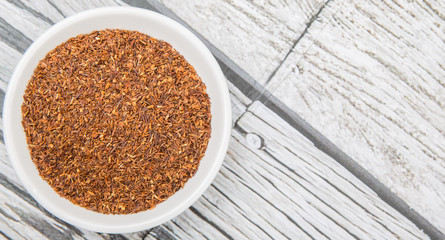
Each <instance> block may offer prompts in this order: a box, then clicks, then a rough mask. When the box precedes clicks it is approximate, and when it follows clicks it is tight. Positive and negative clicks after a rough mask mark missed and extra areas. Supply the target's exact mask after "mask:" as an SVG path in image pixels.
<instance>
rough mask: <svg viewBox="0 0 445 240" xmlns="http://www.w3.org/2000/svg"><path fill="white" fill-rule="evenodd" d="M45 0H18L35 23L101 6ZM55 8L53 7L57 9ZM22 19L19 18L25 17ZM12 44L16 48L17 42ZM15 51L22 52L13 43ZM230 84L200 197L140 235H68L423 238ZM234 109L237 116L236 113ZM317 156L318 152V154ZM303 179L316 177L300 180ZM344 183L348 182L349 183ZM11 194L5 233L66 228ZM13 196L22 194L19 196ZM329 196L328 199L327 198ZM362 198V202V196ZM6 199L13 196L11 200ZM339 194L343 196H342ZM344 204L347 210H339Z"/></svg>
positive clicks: (10, 177)
mask: <svg viewBox="0 0 445 240" xmlns="http://www.w3.org/2000/svg"><path fill="white" fill-rule="evenodd" d="M48 4H49V5H51V7H52V8H51V7H49V6H48V7H49V8H51V9H52V10H51V12H52V13H51V14H52V15H50V14H48V16H46V15H45V14H44V12H42V11H44V9H42V8H39V7H38V6H37V5H36V4H33V3H30V2H27V1H24V2H23V5H25V6H27V7H28V8H29V9H28V10H26V8H25V11H28V15H29V16H28V15H27V16H28V17H27V19H33V18H42V17H41V16H40V15H39V13H41V14H42V15H43V16H45V17H43V18H42V21H41V22H40V23H42V24H40V23H39V24H40V26H43V28H44V27H45V26H46V25H45V24H44V22H47V23H49V22H50V21H48V19H50V20H51V21H58V18H59V17H60V16H64V15H70V14H73V13H74V12H76V11H78V10H79V9H80V10H84V9H87V8H89V7H95V6H101V5H102V4H103V3H101V2H92V3H90V2H88V4H91V5H88V4H86V3H81V4H79V3H78V4H79V5H80V7H79V6H70V5H68V4H66V3H59V2H56V1H51V2H48ZM107 4H108V3H107ZM111 4H113V3H111ZM4 6H6V7H8V8H17V9H18V10H21V9H22V8H23V7H21V5H20V4H9V5H4ZM82 6H85V7H82ZM17 9H16V10H17ZM39 9H40V10H39ZM72 9H76V10H72ZM18 10H17V11H18ZM80 10H79V11H80ZM56 12H57V13H59V14H60V15H57V14H56ZM5 19H7V21H6V20H5V21H6V23H7V24H8V25H10V26H14V28H15V24H16V22H14V21H15V20H14V19H10V17H7V18H5ZM27 19H24V21H28V20H27ZM39 24H37V25H39ZM24 25H26V22H25V24H24ZM35 25H36V24H35ZM37 27H38V26H37ZM17 29H19V30H18V31H22V29H23V28H22V27H17V28H16V30H17ZM34 31H37V30H34ZM31 33H32V32H31ZM31 33H28V34H25V36H29V39H31V40H33V39H34V37H35V36H33V35H32V34H31ZM23 34H24V33H23ZM4 44H5V46H6V47H4V48H2V49H6V51H8V52H11V53H10V55H12V56H17V54H16V55H14V53H13V51H12V50H11V49H13V48H11V46H9V45H8V44H6V43H4ZM8 47H9V48H8ZM14 51H16V52H17V50H16V49H15V50H14ZM17 53H19V54H21V52H20V50H19V51H18V52H17ZM4 69H6V70H1V71H2V72H4V73H3V75H4V76H5V77H7V76H8V74H10V73H9V71H10V70H11V69H10V67H8V65H7V67H6V68H4ZM3 75H2V76H3ZM8 78H9V77H8ZM230 88H231V94H232V97H233V101H232V103H233V106H234V109H235V111H234V119H238V124H237V125H236V130H234V134H233V139H232V143H231V146H230V150H229V154H228V158H227V161H226V162H225V164H224V166H223V169H222V170H221V173H220V174H219V175H218V177H217V179H216V180H215V183H214V184H213V185H212V186H211V187H210V188H209V190H208V191H207V192H206V194H205V195H204V196H203V198H201V199H200V200H199V201H198V202H197V203H196V204H195V205H194V206H193V207H192V208H191V209H189V210H187V211H186V212H185V213H184V214H182V215H180V216H179V217H177V218H175V219H174V220H173V221H170V222H168V223H166V224H164V225H162V226H160V227H157V228H155V229H152V231H151V232H150V233H149V235H147V236H145V232H141V233H135V234H126V235H116V236H114V235H113V236H112V235H102V234H96V233H93V232H89V231H82V230H80V231H81V233H80V234H79V233H77V235H76V234H72V236H74V237H73V238H74V239H75V238H92V239H94V238H99V239H100V238H105V239H115V238H118V239H120V238H123V237H126V238H129V239H136V238H141V237H144V236H145V238H146V239H151V238H152V237H157V238H163V239H164V238H169V237H171V238H181V239H182V238H184V239H196V238H224V237H225V238H237V239H238V238H253V239H258V238H260V239H264V238H269V237H274V238H286V237H288V238H290V237H317V238H326V237H335V236H337V237H340V238H347V236H349V237H354V236H361V237H363V238H371V237H375V238H377V237H378V238H389V237H395V236H400V237H402V238H408V239H409V238H426V236H425V235H424V234H423V233H421V232H420V231H419V230H418V229H417V228H416V227H415V226H413V224H412V223H410V222H409V221H407V220H406V219H405V218H403V217H402V216H400V214H398V213H397V212H396V211H394V210H393V209H392V208H390V207H388V206H387V205H385V204H384V203H382V201H381V200H379V199H378V197H377V196H375V194H373V193H372V192H371V191H369V189H367V188H366V186H365V187H363V184H362V183H361V182H360V181H359V180H358V179H356V178H354V177H353V176H352V177H351V174H349V173H348V172H347V171H346V170H344V169H343V168H341V166H339V165H338V164H336V162H335V161H333V160H332V159H330V158H329V157H327V156H324V155H322V154H321V153H320V151H318V150H316V148H315V147H314V146H312V145H311V143H310V142H308V140H307V139H305V138H304V137H303V136H301V135H300V134H298V135H295V134H294V133H297V132H295V130H294V129H292V128H291V127H290V126H288V125H286V124H285V123H283V121H282V120H279V118H278V117H277V116H276V115H274V114H272V113H270V112H269V111H267V110H265V109H264V108H263V107H262V106H261V105H260V106H258V105H257V104H254V105H252V106H251V107H250V111H249V113H246V114H243V113H244V111H245V110H246V109H247V107H246V105H248V104H250V103H251V102H250V100H248V99H247V98H246V97H244V96H242V94H241V93H240V92H239V91H237V89H235V88H234V87H233V85H230ZM241 115H242V117H241V118H239V117H240V116H241ZM258 115H260V116H261V118H259V117H258ZM266 119H267V120H266ZM262 122H263V123H262ZM266 122H273V123H274V124H272V125H271V124H267V123H266ZM251 124H253V125H251ZM275 124H278V125H275ZM277 127H279V128H283V129H284V131H281V132H280V131H278V132H276V131H275V130H274V129H275V128H277ZM263 131H265V132H268V133H269V132H271V133H273V134H272V135H273V136H271V137H269V136H263V135H261V134H262V132H263ZM246 132H250V134H246ZM296 136H297V137H296ZM262 139H263V140H264V141H263V140H262ZM281 141H283V142H288V145H286V144H284V145H281ZM300 144H302V145H303V146H305V150H306V152H304V151H303V152H304V153H307V155H304V154H303V156H299V158H298V159H300V160H301V159H305V160H306V161H305V162H306V163H307V164H306V165H304V164H303V166H306V168H302V169H305V171H306V172H307V173H306V172H303V173H299V174H300V175H301V176H304V177H299V176H294V175H293V172H295V169H296V168H301V167H302V166H300V165H297V166H295V165H292V164H294V163H293V161H289V159H294V158H295V155H298V154H302V153H301V152H300V150H298V149H297V150H295V149H294V148H295V146H299V145H300ZM3 148H4V147H3ZM0 149H1V144H0ZM293 151H295V153H294V152H293ZM0 153H1V151H0ZM320 154H321V155H320ZM320 156H324V157H321V158H320ZM1 157H3V156H1ZM316 158H320V159H321V160H320V161H321V162H323V164H325V165H327V166H328V167H324V168H323V167H321V166H318V165H315V166H312V165H313V164H314V163H311V162H312V161H314V159H316ZM2 159H3V160H5V161H3V162H0V165H1V166H0V169H2V170H1V172H0V176H3V177H4V178H3V179H5V182H3V183H2V184H0V185H1V186H0V187H3V188H4V189H5V194H4V196H5V200H4V201H0V203H6V202H8V201H9V200H11V199H9V200H7V199H6V198H8V197H10V195H13V196H14V194H16V195H17V192H20V190H22V191H23V189H22V188H21V186H20V183H19V182H18V180H17V178H16V177H15V176H14V173H13V171H12V169H11V167H10V164H9V163H8V161H7V160H6V157H5V158H2ZM317 164H318V163H317ZM320 167H321V168H322V169H325V168H326V169H331V168H332V169H333V170H331V171H333V172H335V173H336V174H332V176H331V175H329V176H331V177H332V178H333V180H331V179H330V178H329V179H328V180H327V179H323V178H320V177H319V176H312V175H313V172H316V170H317V169H319V168H320ZM294 168H295V169H294ZM311 171H312V172H311ZM326 171H327V170H326ZM326 171H322V172H318V174H319V175H321V176H323V174H325V173H326ZM304 174H306V175H304ZM341 175H344V176H343V177H342V176H341ZM342 178H346V180H342ZM323 181H324V182H323ZM306 182H313V183H317V184H313V185H307V184H308V183H306ZM321 183H324V184H325V185H320V186H323V187H320V186H318V184H321ZM329 186H330V187H329ZM351 186H355V188H354V187H351ZM343 187H345V189H343ZM294 188H296V189H297V190H296V189H294ZM362 188H363V189H364V190H363V189H362ZM0 189H2V188H0ZM11 189H13V190H11ZM326 189H328V190H326ZM0 193H1V191H0ZM24 193H26V192H24ZM302 193H304V194H302ZM0 196H2V195H0ZM17 196H18V197H17V201H18V202H19V203H17V206H16V207H15V208H14V209H15V210H16V211H17V212H20V211H21V212H20V214H17V212H14V211H13V210H10V208H9V206H7V205H5V206H2V207H0V209H1V210H4V209H6V210H5V213H6V214H7V215H8V216H11V218H13V217H16V218H20V217H21V218H23V219H27V220H24V221H21V222H22V223H23V224H25V225H26V226H22V225H14V224H9V225H8V224H5V225H3V226H2V227H4V230H3V229H0V231H1V232H3V233H5V235H6V232H8V233H10V234H11V236H13V237H15V236H17V237H20V236H19V235H13V234H14V232H21V231H22V230H23V229H25V228H26V229H27V230H29V231H30V233H29V234H31V235H29V236H28V235H26V236H28V237H37V238H44V237H48V236H59V235H60V234H62V235H63V234H68V233H69V230H66V228H67V229H71V228H70V227H68V226H67V225H64V224H63V222H62V223H60V222H58V221H57V220H55V219H54V218H52V217H51V216H48V215H47V214H46V213H44V212H43V213H42V212H41V211H42V209H40V208H39V207H38V205H36V204H35V203H30V202H31V201H32V199H30V198H29V196H28V197H27V196H25V195H24V194H23V193H22V194H21V195H20V194H19V195H17ZM328 196H329V197H328ZM20 199H22V200H21V202H20ZM317 199H318V200H317ZM320 199H322V200H320ZM332 199H334V201H333V203H330V201H332ZM348 199H349V200H348ZM351 199H352V200H351ZM359 200H360V201H359ZM300 201H301V202H300ZM361 201H363V202H364V203H361ZM11 202H13V203H14V204H15V201H11ZM345 202H346V203H348V204H345ZM11 206H12V205H11ZM8 208H9V210H8ZM344 209H347V210H348V211H344ZM363 209H364V210H363ZM379 209H380V210H379ZM374 212H375V213H374ZM356 213H357V214H356ZM343 215H344V216H343ZM8 219H9V218H7V217H5V218H4V219H3V218H2V220H4V221H5V222H7V223H10V222H11V221H13V220H11V219H9V220H8ZM349 221H353V223H352V224H350V223H349ZM346 223H348V224H346ZM349 224H350V225H351V226H349ZM0 225H2V224H0ZM345 225H347V226H345ZM42 226H43V227H42ZM61 226H62V227H61ZM76 231H77V230H76ZM54 234H56V235H54ZM57 234H59V235H57ZM62 235H60V236H62ZM6 236H8V235H6Z"/></svg>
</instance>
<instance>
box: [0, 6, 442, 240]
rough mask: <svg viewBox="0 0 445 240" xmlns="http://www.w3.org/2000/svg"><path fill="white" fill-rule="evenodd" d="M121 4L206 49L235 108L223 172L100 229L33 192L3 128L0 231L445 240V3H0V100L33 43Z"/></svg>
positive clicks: (69, 235)
mask: <svg viewBox="0 0 445 240" xmlns="http://www.w3.org/2000/svg"><path fill="white" fill-rule="evenodd" d="M116 5H124V6H125V5H131V6H136V7H143V8H151V9H153V8H154V9H155V10H157V11H161V13H164V14H166V15H168V16H171V17H175V16H177V17H179V19H181V21H183V23H184V24H187V25H188V26H189V27H191V28H192V29H193V30H194V31H196V33H197V34H200V36H202V37H203V39H204V40H205V42H206V43H207V44H209V47H210V48H211V50H212V52H213V53H214V54H215V57H216V58H217V59H218V61H219V62H220V63H221V66H222V67H223V70H224V72H225V74H226V76H227V79H228V83H229V88H230V93H231V97H232V105H233V126H234V128H233V130H232V138H231V142H230V146H229V150H228V153H227V157H226V159H225V162H224V164H223V167H222V169H221V171H220V173H219V174H218V176H217V177H216V179H215V181H214V183H213V184H212V185H211V187H210V188H209V189H208V190H207V191H206V193H205V194H204V195H203V196H202V197H201V198H200V199H199V200H198V201H197V202H196V203H195V204H194V205H193V206H192V207H191V208H190V209H188V210H186V211H185V212H184V213H182V214H181V215H179V216H178V217H176V218H174V219H173V220H171V221H169V222H167V223H165V224H163V225H161V226H158V227H155V228H153V229H147V230H146V231H142V232H137V233H131V234H122V235H108V234H102V233H95V232H91V231H87V230H83V229H77V228H75V227H74V226H71V225H69V224H67V223H65V222H63V221H61V220H59V219H57V218H56V217H54V216H52V215H51V214H50V213H48V212H47V211H45V210H44V209H43V208H42V207H41V206H40V205H39V204H38V203H36V202H35V201H34V200H33V199H32V198H31V196H30V195H29V194H28V193H27V192H26V190H24V188H23V187H22V185H21V183H20V182H19V180H18V179H17V176H16V175H15V173H14V170H13V169H12V167H11V163H10V161H9V159H8V156H7V153H6V151H5V147H4V144H3V138H1V142H0V238H5V239H21V238H25V239H223V238H228V239H246V238H247V239H268V238H274V239H398V238H400V239H429V238H432V239H443V238H445V237H444V235H443V233H445V124H444V122H445V2H444V1H441V0H436V1H432V0H423V1H420V0H418V1H415V0H406V1H402V0H393V1H389V0H356V1H347V0H326V1H322V0H303V1H281V0H271V1H268V2H264V1H250V0H240V1H231V0H218V1H214V0H203V1H181V0H162V1H160V2H158V1H152V0H148V1H143V0H140V1H137V0H124V1H121V0H94V1H87V0H83V1H58V0H38V1H33V0H17V1H16V0H0V99H1V102H0V103H1V104H3V103H2V101H3V97H4V94H5V91H6V88H7V85H8V81H9V78H10V76H11V74H12V71H13V70H14V67H15V65H16V64H17V62H18V61H19V59H20V57H21V56H22V54H23V53H24V51H25V50H26V49H27V47H28V46H29V45H30V44H31V43H32V41H33V40H35V39H36V38H37V37H38V36H40V35H41V34H42V33H43V32H44V31H45V30H47V29H48V28H49V27H50V26H52V25H53V24H55V23H57V22H58V21H60V20H62V19H64V18H65V17H68V16H71V15H73V14H75V13H77V12H81V11H84V10H87V9H91V8H96V7H103V6H116ZM0 128H1V124H0Z"/></svg>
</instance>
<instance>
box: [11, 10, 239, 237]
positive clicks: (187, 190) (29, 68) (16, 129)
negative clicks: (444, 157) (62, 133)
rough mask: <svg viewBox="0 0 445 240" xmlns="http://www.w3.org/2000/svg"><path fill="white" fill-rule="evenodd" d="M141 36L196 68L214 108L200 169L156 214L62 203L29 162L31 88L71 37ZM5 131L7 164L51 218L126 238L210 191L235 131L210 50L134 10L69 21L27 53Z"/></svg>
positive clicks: (169, 23) (174, 26)
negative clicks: (114, 31) (27, 102)
mask: <svg viewBox="0 0 445 240" xmlns="http://www.w3.org/2000/svg"><path fill="white" fill-rule="evenodd" d="M106 28H118V29H125V30H137V31H140V32H142V33H145V34H148V35H150V36H152V37H155V38H157V39H161V40H164V41H166V42H168V43H170V44H171V45H172V46H173V47H174V48H175V49H176V50H178V51H179V53H181V54H182V55H183V56H184V57H185V58H186V60H187V61H188V62H189V63H190V64H191V65H192V66H194V67H195V69H196V71H197V73H198V75H199V76H200V77H201V78H202V80H203V82H204V83H205V85H206V87H207V93H208V95H209V97H210V102H211V114H212V121H211V126H212V133H211V137H210V140H209V144H208V147H207V151H206V154H205V156H204V158H203V159H202V160H201V163H200V165H199V169H198V171H197V172H196V174H195V176H194V177H192V178H191V179H190V180H189V181H188V182H187V183H186V184H185V186H184V188H183V189H181V190H179V191H178V192H176V193H175V194H174V195H173V196H171V197H170V198H168V199H167V200H166V201H164V202H163V203H161V204H159V205H157V206H156V208H154V209H153V210H148V211H144V212H140V213H136V214H130V215H106V214H101V213H97V212H94V211H90V210H87V209H85V208H82V207H79V206H77V205H74V204H72V203H71V202H70V201H68V200H67V199H65V198H62V197H60V196H59V195H58V194H57V193H56V192H55V191H54V190H53V189H52V188H51V187H50V186H49V185H48V183H47V182H46V181H44V180H43V179H42V178H41V177H40V176H39V173H38V171H37V168H36V167H35V165H34V163H33V162H32V160H31V157H30V154H29V151H28V147H27V143H26V137H25V132H24V129H23V127H22V124H21V120H22V116H21V105H22V103H23V95H24V91H25V89H26V86H27V83H28V81H29V79H30V78H31V75H32V73H33V71H34V69H35V68H36V66H37V64H38V63H39V61H40V60H41V59H43V57H44V56H45V55H46V53H48V52H49V51H50V50H52V49H54V48H55V47H56V46H57V45H59V44H61V43H63V42H65V41H66V40H68V39H69V38H71V37H74V36H76V35H78V34H82V33H90V32H92V31H94V30H101V29H106ZM3 127H4V131H3V133H4V138H5V144H6V148H7V150H8V153H9V158H10V160H11V162H12V164H13V166H14V168H15V170H16V172H17V174H18V176H19V178H20V180H21V181H22V183H23V185H24V186H25V188H26V189H27V190H28V191H29V192H30V193H31V195H32V196H33V197H34V198H35V199H36V200H37V201H38V202H39V203H40V204H41V205H42V206H43V207H44V208H46V209H47V210H48V211H49V212H51V213H52V214H54V215H55V216H57V217H59V218H61V219H63V220H64V221H66V222H68V223H70V224H73V225H75V226H77V227H81V228H84V229H88V230H92V231H97V232H107V233H126V232H134V231H139V230H144V229H148V228H150V227H154V226H156V225H159V224H162V223H163V222H165V221H168V220H169V219H171V218H173V217H175V216H177V215H178V214H180V213H181V212H182V211H184V210H186V209H187V208H188V207H190V206H191V205H192V204H193V202H195V201H196V200H197V199H198V198H199V197H200V196H201V195H202V194H203V193H204V191H205V190H206V189H207V187H209V185H210V184H211V182H212V181H213V179H214V178H215V176H216V174H217V173H218V171H219V168H220V167H221V164H222V162H223V159H224V155H225V153H226V151H227V146H228V142H229V138H230V131H231V107H230V98H229V92H228V89H227V85H226V80H225V78H224V75H223V73H222V72H221V69H220V68H219V65H218V63H217V62H216V60H215V59H214V57H213V55H212V54H211V53H210V51H209V50H208V49H207V47H206V46H205V45H204V44H203V43H202V42H201V41H200V40H199V39H198V38H197V37H196V36H195V35H194V34H193V33H191V32H190V31H189V30H188V29H186V28H185V27H183V26H182V25H180V24H179V23H177V22H175V21H173V20H171V19H170V18H167V17H165V16H163V15H160V14H158V13H155V12H152V11H148V10H143V9H138V8H130V7H112V8H100V9H94V10H90V11H86V12H83V13H80V14H77V15H75V16H72V17H70V18H67V19H65V20H63V21H61V22H59V23H57V24H56V25H54V26H53V27H51V28H50V29H49V30H48V31H46V32H45V33H44V34H43V35H42V36H41V37H39V38H38V39H37V40H36V41H35V42H34V43H33V44H32V45H31V46H30V47H29V49H28V50H27V51H26V52H25V54H24V56H23V58H22V59H21V60H20V62H19V64H18V65H17V67H16V69H15V71H14V73H13V75H12V77H11V80H10V82H9V86H8V90H7V93H6V97H5V102H4V108H3Z"/></svg>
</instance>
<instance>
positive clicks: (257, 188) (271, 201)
mask: <svg viewBox="0 0 445 240" xmlns="http://www.w3.org/2000/svg"><path fill="white" fill-rule="evenodd" d="M270 123H272V124H270ZM232 136H233V138H232V140H231V143H230V146H229V151H228V156H227V158H226V160H225V162H224V165H223V167H222V169H221V171H220V174H218V176H217V177H216V179H215V181H214V183H213V184H212V186H211V187H210V188H209V189H208V191H207V192H206V193H205V194H204V196H203V197H202V198H201V199H200V200H198V202H197V203H195V204H194V205H193V208H192V210H187V211H186V212H185V213H183V214H182V215H180V216H178V217H177V218H175V219H174V220H173V221H170V222H168V223H166V224H164V225H163V226H162V227H160V228H157V229H156V231H154V232H152V233H151V234H150V238H149V239H151V237H160V236H162V237H165V236H169V237H172V238H179V239H201V238H215V237H216V238H221V237H224V236H225V235H224V233H225V234H226V235H228V236H230V237H233V238H234V239H239V238H249V239H258V238H259V239H264V238H291V239H298V238H311V237H312V238H316V239H324V238H338V239H348V238H356V237H357V238H360V239H372V238H374V239H388V238H397V237H399V238H402V239H417V238H428V237H427V236H426V235H424V234H423V233H422V232H421V231H420V230H418V228H417V227H415V226H414V224H413V223H411V222H410V221H408V220H407V219H406V218H405V217H403V216H402V215H401V214H400V213H398V212H397V211H395V210H394V209H392V208H391V207H390V206H388V205H387V204H386V203H384V202H383V201H382V200H381V199H380V198H379V197H378V196H377V195H376V194H375V193H373V192H372V191H371V190H370V189H369V188H368V187H367V186H365V185H364V184H363V183H361V182H360V181H359V180H358V179H357V178H355V177H354V176H352V174H350V173H349V172H348V171H347V170H345V169H344V168H343V167H342V166H340V165H339V164H338V163H337V162H336V161H335V160H333V159H332V158H330V157H328V156H327V155H325V154H324V153H322V152H321V151H319V150H318V149H317V148H316V147H314V146H313V145H312V143H311V142H310V141H308V140H307V139H306V138H305V137H303V136H302V135H301V134H300V133H298V132H297V131H296V130H295V129H293V128H292V127H290V126H289V125H288V124H287V123H286V122H284V121H283V120H282V119H279V118H278V117H277V115H275V114H273V113H272V112H271V111H270V110H268V109H266V108H265V107H264V106H263V105H261V104H258V103H257V102H256V103H254V104H253V105H251V106H250V107H249V111H248V112H246V113H244V114H243V115H242V117H241V118H240V119H239V120H238V121H237V125H236V126H235V129H234V130H233V134H232ZM193 209H194V210H193ZM196 211H197V212H198V214H196ZM203 219H205V220H203ZM209 222H210V223H216V224H218V228H219V229H215V228H214V227H213V226H212V224H209ZM206 223H207V224H206ZM221 223H224V224H221ZM197 226H199V227H197ZM197 229H199V230H197Z"/></svg>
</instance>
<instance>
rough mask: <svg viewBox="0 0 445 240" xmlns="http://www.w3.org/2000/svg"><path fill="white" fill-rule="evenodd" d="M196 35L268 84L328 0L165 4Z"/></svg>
mask: <svg viewBox="0 0 445 240" xmlns="http://www.w3.org/2000/svg"><path fill="white" fill-rule="evenodd" d="M161 2H162V3H163V4H164V5H165V6H166V7H168V8H170V9H171V10H172V11H174V13H175V14H177V15H178V16H179V17H180V18H181V19H183V20H184V21H185V22H187V24H189V25H190V26H191V27H192V28H193V29H194V30H196V31H197V32H199V33H200V34H201V35H203V36H204V37H205V38H206V39H207V40H209V41H210V42H211V43H213V44H214V45H215V46H216V47H217V48H218V49H219V50H221V51H222V52H224V53H225V54H226V55H227V56H228V57H229V58H230V59H232V60H233V61H234V62H235V63H237V64H238V65H239V66H241V68H243V69H244V70H246V71H247V72H249V73H250V74H251V75H252V76H253V77H254V78H255V79H257V80H258V81H259V82H261V83H264V82H265V81H266V80H267V79H268V77H269V76H270V74H271V73H272V72H273V70H274V69H275V68H276V67H277V66H278V65H279V64H280V62H281V60H282V59H283V57H284V56H285V55H286V53H287V52H288V51H289V50H290V49H291V47H292V45H293V43H294V42H295V41H296V39H297V38H298V37H299V36H300V35H301V33H302V32H303V31H304V29H305V27H306V23H307V22H309V20H310V19H311V17H312V15H313V14H314V13H315V12H317V11H318V9H319V8H320V7H321V5H322V4H323V3H324V1H323V0H306V1H278V0H274V1H233V0H219V1H214V0H204V1H182V0H162V1H161Z"/></svg>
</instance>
